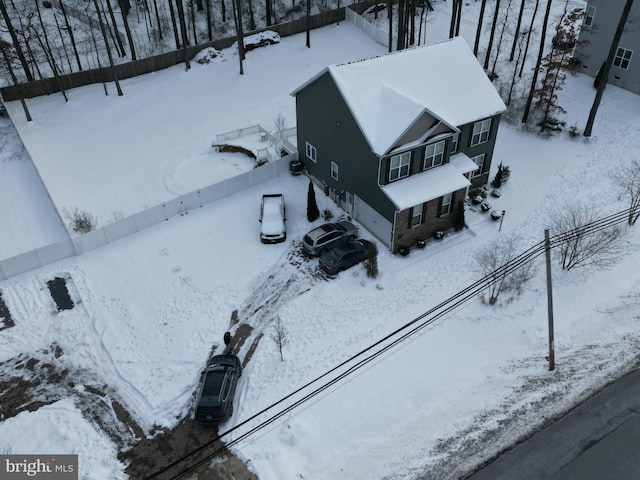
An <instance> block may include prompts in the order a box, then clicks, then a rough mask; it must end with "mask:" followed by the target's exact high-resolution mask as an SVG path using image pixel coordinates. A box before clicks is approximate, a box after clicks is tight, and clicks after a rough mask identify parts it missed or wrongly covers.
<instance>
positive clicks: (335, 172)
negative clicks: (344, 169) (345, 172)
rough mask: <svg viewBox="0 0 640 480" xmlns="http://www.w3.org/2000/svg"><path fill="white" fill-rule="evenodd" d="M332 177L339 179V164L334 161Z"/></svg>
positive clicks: (332, 163)
mask: <svg viewBox="0 0 640 480" xmlns="http://www.w3.org/2000/svg"><path fill="white" fill-rule="evenodd" d="M331 178H333V179H334V180H338V164H337V163H336V162H334V161H332V162H331Z"/></svg>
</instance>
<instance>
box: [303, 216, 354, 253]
mask: <svg viewBox="0 0 640 480" xmlns="http://www.w3.org/2000/svg"><path fill="white" fill-rule="evenodd" d="M356 235H358V227H356V226H355V225H354V224H353V223H351V222H348V221H346V220H343V221H341V222H337V223H325V224H324V225H320V226H319V227H317V228H314V229H313V230H311V231H310V232H309V233H307V234H306V235H305V236H304V237H303V239H302V247H303V248H304V251H305V252H306V253H307V254H309V255H313V256H314V257H316V256H318V255H320V254H322V252H324V251H326V250H329V249H330V248H333V247H335V246H336V245H339V244H340V243H342V242H346V241H347V240H353V239H354V238H356Z"/></svg>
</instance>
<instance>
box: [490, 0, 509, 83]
mask: <svg viewBox="0 0 640 480" xmlns="http://www.w3.org/2000/svg"><path fill="white" fill-rule="evenodd" d="M511 1H512V0H509V3H508V4H507V8H506V10H505V12H504V19H503V22H502V30H500V38H499V39H498V48H496V58H495V59H494V60H493V67H491V78H494V75H495V73H496V65H497V63H498V57H499V56H500V50H502V38H503V37H504V31H505V28H506V26H507V22H508V21H509V12H510V11H511Z"/></svg>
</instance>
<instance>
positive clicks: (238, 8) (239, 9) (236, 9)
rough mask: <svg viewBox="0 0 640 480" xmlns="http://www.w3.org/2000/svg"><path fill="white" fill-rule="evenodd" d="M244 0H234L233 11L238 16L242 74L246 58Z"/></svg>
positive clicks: (239, 57)
mask: <svg viewBox="0 0 640 480" xmlns="http://www.w3.org/2000/svg"><path fill="white" fill-rule="evenodd" d="M241 3H242V0H234V2H233V12H234V15H235V17H236V22H235V23H236V36H237V37H238V59H239V60H240V75H244V69H243V66H242V61H243V60H244V32H243V30H242V5H241Z"/></svg>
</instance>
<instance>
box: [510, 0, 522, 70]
mask: <svg viewBox="0 0 640 480" xmlns="http://www.w3.org/2000/svg"><path fill="white" fill-rule="evenodd" d="M524 4H525V0H520V12H519V13H518V21H517V23H516V31H515V32H514V33H513V43H512V44H511V54H510V55H509V61H510V62H513V57H515V55H516V46H517V43H518V37H519V35H520V25H522V14H523V12H524Z"/></svg>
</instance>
